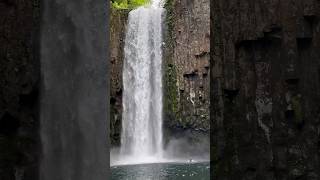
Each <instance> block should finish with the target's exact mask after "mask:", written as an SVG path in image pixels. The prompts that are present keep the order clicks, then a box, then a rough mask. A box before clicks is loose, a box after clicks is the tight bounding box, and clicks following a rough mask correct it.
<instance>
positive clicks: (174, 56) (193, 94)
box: [164, 0, 210, 131]
mask: <svg viewBox="0 0 320 180" xmlns="http://www.w3.org/2000/svg"><path fill="white" fill-rule="evenodd" d="M209 4H210V1H209V0H200V1H195V0H192V1H188V0H168V1H167V4H166V6H165V7H166V9H167V17H166V24H165V25H166V28H167V31H166V36H165V45H164V54H165V59H164V60H165V65H164V70H165V71H166V77H165V79H164V81H165V89H164V91H165V92H164V98H165V100H164V101H165V125H166V126H168V127H171V128H183V129H194V130H202V131H208V130H209V127H210V126H209V124H210V123H209V57H210V56H209V54H210V20H209V17H210V6H209Z"/></svg>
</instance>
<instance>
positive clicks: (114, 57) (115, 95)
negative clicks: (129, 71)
mask: <svg viewBox="0 0 320 180" xmlns="http://www.w3.org/2000/svg"><path fill="white" fill-rule="evenodd" d="M128 13H129V10H114V9H112V10H111V16H110V48H111V51H110V57H111V63H110V65H111V72H110V73H111V76H110V77H111V80H110V85H111V88H110V106H111V111H110V137H111V144H112V145H120V144H119V143H120V133H121V120H122V90H123V85H122V64H123V60H124V52H123V49H124V43H125V36H126V26H127V19H128Z"/></svg>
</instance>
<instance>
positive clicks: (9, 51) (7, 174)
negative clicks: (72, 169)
mask: <svg viewBox="0 0 320 180" xmlns="http://www.w3.org/2000/svg"><path fill="white" fill-rule="evenodd" d="M39 14H40V13H39V1H38V0H32V1H1V2H0V24H1V26H0V179H1V180H13V179H20V180H27V179H34V180H36V179H37V176H38V172H37V166H38V159H39V154H40V153H39V152H40V151H39V144H40V140H39V134H38V128H39V118H38V88H39V87H38V85H39V83H38V82H39V77H40V75H39V74H40V73H39V69H40V64H39V58H38V57H39V55H38V54H39V53H38V52H39V51H38V50H39V47H38V45H39V41H38V37H39V36H38V35H39V34H38V32H39Z"/></svg>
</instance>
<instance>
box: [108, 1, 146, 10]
mask: <svg viewBox="0 0 320 180" xmlns="http://www.w3.org/2000/svg"><path fill="white" fill-rule="evenodd" d="M149 3H150V0H111V4H112V7H113V8H115V9H134V8H137V7H139V6H145V5H148V4H149Z"/></svg>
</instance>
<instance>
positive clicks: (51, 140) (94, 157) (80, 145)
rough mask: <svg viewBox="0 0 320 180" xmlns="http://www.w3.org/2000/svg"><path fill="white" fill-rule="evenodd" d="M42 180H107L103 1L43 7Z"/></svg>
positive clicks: (55, 0) (73, 0)
mask: <svg viewBox="0 0 320 180" xmlns="http://www.w3.org/2000/svg"><path fill="white" fill-rule="evenodd" d="M42 5H43V6H42V7H43V10H42V12H43V15H42V25H41V102H40V105H41V106H40V130H41V141H42V152H41V164H40V167H39V168H40V180H90V179H92V180H102V179H108V162H109V161H108V153H107V152H108V149H107V138H108V135H107V127H108V126H107V115H108V106H107V105H108V102H109V101H108V96H107V94H108V89H107V77H108V76H106V74H108V67H107V60H106V58H107V57H108V51H107V50H108V48H107V47H106V44H107V38H108V31H107V27H106V24H107V23H108V21H107V17H106V13H105V12H106V10H107V9H106V8H107V1H105V0H94V1H92V0H68V1H61V0H47V1H43V3H42Z"/></svg>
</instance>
